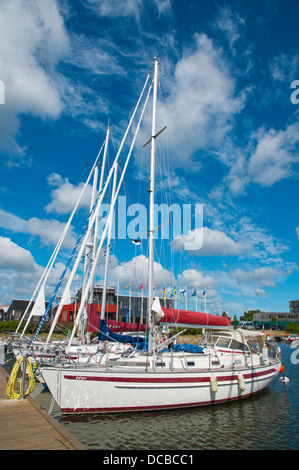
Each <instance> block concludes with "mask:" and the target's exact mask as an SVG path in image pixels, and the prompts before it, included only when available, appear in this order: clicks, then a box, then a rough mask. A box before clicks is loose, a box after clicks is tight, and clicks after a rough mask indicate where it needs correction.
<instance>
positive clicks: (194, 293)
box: [191, 287, 197, 297]
mask: <svg viewBox="0 0 299 470" xmlns="http://www.w3.org/2000/svg"><path fill="white" fill-rule="evenodd" d="M196 294H197V292H196V287H195V289H194V292H193V294H192V295H191V297H195V296H196Z"/></svg>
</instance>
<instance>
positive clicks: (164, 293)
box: [163, 286, 166, 301]
mask: <svg viewBox="0 0 299 470" xmlns="http://www.w3.org/2000/svg"><path fill="white" fill-rule="evenodd" d="M165 295H166V292H165V286H164V289H163V300H164V301H165Z"/></svg>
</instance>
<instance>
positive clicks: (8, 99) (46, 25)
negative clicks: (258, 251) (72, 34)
mask: <svg viewBox="0 0 299 470" xmlns="http://www.w3.org/2000/svg"><path fill="white" fill-rule="evenodd" d="M68 46H69V42H68V36H67V34H66V31H65V27H64V22H63V19H62V17H61V15H60V13H59V10H58V7H57V3H56V1H55V0H41V1H39V2H36V1H34V0H26V1H24V0H11V1H9V2H1V5H0V70H1V79H2V80H3V82H4V84H5V106H3V107H2V109H1V115H0V142H1V147H0V148H1V150H3V151H5V152H8V153H10V154H15V155H16V156H18V157H15V159H11V160H10V164H11V165H13V164H18V163H19V161H20V160H22V157H23V156H24V154H25V149H24V148H22V147H21V146H20V144H19V143H18V141H17V137H18V133H19V131H20V115H21V114H22V113H25V114H31V115H33V116H37V117H39V118H41V119H48V118H52V119H53V118H57V117H58V116H59V115H60V113H61V110H62V107H63V104H62V101H61V98H60V93H59V90H58V88H57V85H56V83H55V80H54V75H55V68H56V64H57V62H58V61H59V59H60V58H61V57H63V56H64V54H65V53H66V51H67V49H68Z"/></svg>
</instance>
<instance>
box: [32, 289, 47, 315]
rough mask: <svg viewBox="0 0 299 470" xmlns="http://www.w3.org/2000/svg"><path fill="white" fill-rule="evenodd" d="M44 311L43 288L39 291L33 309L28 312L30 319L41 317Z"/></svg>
mask: <svg viewBox="0 0 299 470" xmlns="http://www.w3.org/2000/svg"><path fill="white" fill-rule="evenodd" d="M45 310H46V303H45V289H44V286H42V288H41V289H40V291H39V294H38V296H37V299H36V301H35V302H34V306H33V309H32V310H31V312H30V317H33V316H36V317H42V316H43V314H44V313H45Z"/></svg>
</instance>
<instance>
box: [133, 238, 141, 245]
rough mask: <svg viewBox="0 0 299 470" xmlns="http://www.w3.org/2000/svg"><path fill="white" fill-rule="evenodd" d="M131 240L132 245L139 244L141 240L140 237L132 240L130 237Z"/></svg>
mask: <svg viewBox="0 0 299 470" xmlns="http://www.w3.org/2000/svg"><path fill="white" fill-rule="evenodd" d="M131 241H132V243H134V245H136V246H139V245H141V240H140V238H137V239H136V240H134V238H131Z"/></svg>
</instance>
